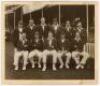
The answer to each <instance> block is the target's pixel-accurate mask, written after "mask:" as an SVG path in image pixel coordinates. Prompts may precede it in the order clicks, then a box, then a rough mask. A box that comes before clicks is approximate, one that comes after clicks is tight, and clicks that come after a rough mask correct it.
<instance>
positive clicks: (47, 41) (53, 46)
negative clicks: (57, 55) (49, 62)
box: [44, 39, 57, 50]
mask: <svg viewBox="0 0 100 86" xmlns="http://www.w3.org/2000/svg"><path fill="white" fill-rule="evenodd" d="M44 49H47V50H54V49H55V50H57V41H56V39H53V40H52V43H51V45H49V40H48V39H45V40H44Z"/></svg>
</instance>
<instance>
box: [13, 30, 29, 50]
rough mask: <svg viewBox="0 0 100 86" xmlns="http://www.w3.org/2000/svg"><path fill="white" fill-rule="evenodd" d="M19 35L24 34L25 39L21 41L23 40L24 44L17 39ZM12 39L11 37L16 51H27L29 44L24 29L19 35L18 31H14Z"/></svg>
mask: <svg viewBox="0 0 100 86" xmlns="http://www.w3.org/2000/svg"><path fill="white" fill-rule="evenodd" d="M20 34H26V37H25V38H24V39H23V40H25V43H24V44H23V42H22V41H21V40H20V39H19V36H20ZM12 37H13V44H14V46H15V47H16V48H17V49H18V50H28V44H29V43H28V40H27V33H26V31H25V29H23V31H22V32H21V33H20V32H19V31H18V29H15V30H14V32H13V36H12Z"/></svg>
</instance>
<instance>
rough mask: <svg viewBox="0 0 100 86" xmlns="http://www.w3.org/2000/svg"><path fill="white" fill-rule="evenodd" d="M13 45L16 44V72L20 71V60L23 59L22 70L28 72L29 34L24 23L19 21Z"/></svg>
mask: <svg viewBox="0 0 100 86" xmlns="http://www.w3.org/2000/svg"><path fill="white" fill-rule="evenodd" d="M13 43H14V47H15V49H14V66H15V68H14V70H18V68H19V65H18V64H19V59H20V57H23V60H24V62H23V67H22V70H26V65H27V59H28V41H27V34H26V32H25V30H24V28H23V23H22V21H19V23H18V28H17V29H15V30H14V35H13Z"/></svg>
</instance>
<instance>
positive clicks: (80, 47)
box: [72, 22, 89, 69]
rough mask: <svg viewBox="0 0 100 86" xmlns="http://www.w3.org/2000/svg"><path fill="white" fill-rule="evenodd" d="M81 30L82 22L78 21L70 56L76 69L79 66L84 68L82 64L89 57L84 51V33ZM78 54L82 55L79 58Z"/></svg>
mask: <svg viewBox="0 0 100 86" xmlns="http://www.w3.org/2000/svg"><path fill="white" fill-rule="evenodd" d="M83 30H84V29H83V28H82V24H81V22H79V23H78V24H77V31H76V33H75V37H74V39H73V52H72V58H73V59H74V61H75V63H76V69H79V68H81V69H84V65H85V64H86V61H87V59H88V58H89V54H88V53H87V52H86V51H85V44H86V37H85V36H86V35H85V32H84V31H83ZM84 35H85V36H84ZM80 56H82V59H81V60H80Z"/></svg>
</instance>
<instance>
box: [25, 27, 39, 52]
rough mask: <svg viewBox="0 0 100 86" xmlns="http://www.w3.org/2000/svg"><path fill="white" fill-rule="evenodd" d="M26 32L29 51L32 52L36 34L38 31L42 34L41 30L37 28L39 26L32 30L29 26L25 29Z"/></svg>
mask: <svg viewBox="0 0 100 86" xmlns="http://www.w3.org/2000/svg"><path fill="white" fill-rule="evenodd" d="M25 30H26V32H27V35H28V36H27V38H28V41H29V46H28V50H29V51H31V50H33V49H34V47H33V41H34V33H35V32H36V31H38V32H40V30H39V28H37V26H33V28H32V29H31V28H30V27H29V26H27V27H26V28H25Z"/></svg>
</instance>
